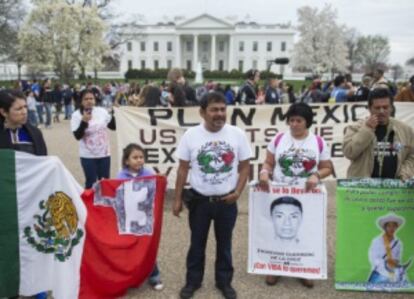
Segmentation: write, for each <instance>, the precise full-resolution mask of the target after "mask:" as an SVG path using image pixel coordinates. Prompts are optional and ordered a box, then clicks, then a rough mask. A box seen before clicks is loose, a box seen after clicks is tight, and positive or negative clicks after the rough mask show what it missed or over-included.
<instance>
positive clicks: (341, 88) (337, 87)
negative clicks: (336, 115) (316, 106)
mask: <svg viewBox="0 0 414 299" xmlns="http://www.w3.org/2000/svg"><path fill="white" fill-rule="evenodd" d="M353 95H354V88H353V86H352V82H347V81H346V78H345V77H344V76H342V75H339V76H336V77H335V80H334V89H333V90H332V92H331V98H330V99H329V102H331V103H332V102H333V103H343V102H347V101H348V98H349V97H352V96H353Z"/></svg>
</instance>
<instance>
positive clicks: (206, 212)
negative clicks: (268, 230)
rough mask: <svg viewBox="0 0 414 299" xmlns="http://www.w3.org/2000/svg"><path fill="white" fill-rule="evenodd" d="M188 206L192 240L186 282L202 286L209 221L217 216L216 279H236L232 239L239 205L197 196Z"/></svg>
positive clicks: (220, 282) (220, 281) (219, 281)
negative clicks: (234, 277)
mask: <svg viewBox="0 0 414 299" xmlns="http://www.w3.org/2000/svg"><path fill="white" fill-rule="evenodd" d="M194 201H195V202H193V203H192V204H191V205H190V206H189V212H190V213H189V224H190V230H191V244H190V249H189V251H188V254H187V277H186V279H187V284H190V285H193V286H200V285H201V283H202V281H203V276H204V266H205V258H206V255H205V251H206V244H207V238H208V231H209V229H210V223H211V221H212V220H214V233H215V236H216V244H217V248H216V264H215V279H216V284H217V285H219V286H224V285H229V284H230V283H231V281H232V279H233V272H234V270H233V262H232V255H231V243H232V233H233V228H234V225H235V223H236V218H237V205H236V203H233V204H226V203H222V202H209V201H208V200H199V199H195V200H194Z"/></svg>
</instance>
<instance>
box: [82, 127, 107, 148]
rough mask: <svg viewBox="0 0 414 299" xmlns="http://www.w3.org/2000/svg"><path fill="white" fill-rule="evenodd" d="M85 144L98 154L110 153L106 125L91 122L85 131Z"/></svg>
mask: <svg viewBox="0 0 414 299" xmlns="http://www.w3.org/2000/svg"><path fill="white" fill-rule="evenodd" d="M84 141H85V146H86V148H87V149H88V150H89V152H91V153H93V154H94V155H96V156H106V155H108V153H109V150H108V148H109V138H108V133H107V131H106V126H104V125H102V124H97V123H96V124H91V125H90V126H89V127H88V128H87V129H86V131H85V136H84Z"/></svg>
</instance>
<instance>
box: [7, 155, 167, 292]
mask: <svg viewBox="0 0 414 299" xmlns="http://www.w3.org/2000/svg"><path fill="white" fill-rule="evenodd" d="M165 188H166V179H165V177H161V176H149V177H142V178H138V179H135V180H130V181H127V180H103V181H101V182H99V183H98V184H96V185H95V186H94V189H89V190H85V191H83V189H82V188H81V187H80V186H79V185H78V184H77V182H76V181H75V180H74V178H73V177H72V175H71V174H70V173H69V172H68V171H67V169H66V168H65V167H64V165H63V164H62V163H61V162H60V160H59V159H58V158H56V157H38V156H33V155H30V154H25V153H21V152H14V151H8V150H0V190H1V194H2V195H1V197H0V198H1V204H2V206H1V209H0V298H1V297H7V296H15V295H17V294H20V295H24V296H30V295H34V294H37V293H40V292H42V291H52V295H53V297H54V298H55V299H62V298H63V299H66V298H70V299H74V298H81V299H95V298H96V299H98V298H99V299H104V298H107V299H110V298H118V297H120V296H122V295H124V294H125V293H126V291H127V290H128V288H131V287H139V286H140V285H141V284H142V283H143V282H145V280H146V279H147V277H148V276H149V275H150V274H151V272H152V269H153V267H154V263H155V259H156V256H157V250H158V245H159V239H160V235H161V226H162V215H163V201H164V195H165ZM86 215H88V217H86Z"/></svg>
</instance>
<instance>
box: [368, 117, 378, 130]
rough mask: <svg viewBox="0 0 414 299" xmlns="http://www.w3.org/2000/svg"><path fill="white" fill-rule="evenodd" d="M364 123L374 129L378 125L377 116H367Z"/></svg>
mask: <svg viewBox="0 0 414 299" xmlns="http://www.w3.org/2000/svg"><path fill="white" fill-rule="evenodd" d="M365 125H366V126H367V127H369V128H371V129H373V130H375V129H376V128H377V126H378V117H377V116H376V115H371V116H370V117H368V119H367V121H366V122H365Z"/></svg>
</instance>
